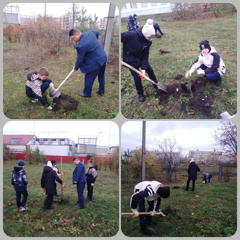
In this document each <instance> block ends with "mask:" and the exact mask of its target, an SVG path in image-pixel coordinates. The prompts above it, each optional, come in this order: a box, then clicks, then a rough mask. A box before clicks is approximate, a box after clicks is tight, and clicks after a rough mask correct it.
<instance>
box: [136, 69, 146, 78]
mask: <svg viewBox="0 0 240 240" xmlns="http://www.w3.org/2000/svg"><path fill="white" fill-rule="evenodd" d="M141 73H142V74H143V75H145V73H146V71H145V70H141ZM138 76H139V77H140V78H141V80H142V79H143V76H142V75H141V74H139V75H138Z"/></svg>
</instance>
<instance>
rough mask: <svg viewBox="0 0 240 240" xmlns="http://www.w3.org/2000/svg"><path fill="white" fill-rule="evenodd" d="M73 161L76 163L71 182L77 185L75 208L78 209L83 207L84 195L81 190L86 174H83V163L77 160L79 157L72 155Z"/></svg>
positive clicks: (82, 189)
mask: <svg viewBox="0 0 240 240" xmlns="http://www.w3.org/2000/svg"><path fill="white" fill-rule="evenodd" d="M73 163H74V164H75V165H76V167H75V169H74V171H73V176H72V183H73V184H76V185H77V194H78V202H77V203H78V204H79V205H78V206H76V208H78V209H84V207H85V206H84V195H83V191H84V188H85V184H86V182H87V181H86V176H85V166H84V164H83V163H82V162H81V161H80V160H79V158H77V157H74V158H73Z"/></svg>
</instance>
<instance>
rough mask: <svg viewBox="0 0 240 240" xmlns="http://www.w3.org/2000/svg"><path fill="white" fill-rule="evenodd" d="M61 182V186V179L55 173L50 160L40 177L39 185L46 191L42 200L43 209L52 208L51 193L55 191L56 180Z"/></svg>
mask: <svg viewBox="0 0 240 240" xmlns="http://www.w3.org/2000/svg"><path fill="white" fill-rule="evenodd" d="M55 181H57V182H59V183H60V184H61V187H62V188H63V187H64V185H63V184H62V180H61V179H60V178H59V177H58V175H57V173H56V172H55V171H54V170H53V168H52V163H51V162H50V161H48V162H47V166H45V167H44V168H43V173H42V178H41V187H42V189H43V191H44V192H46V194H47V197H46V200H45V202H44V208H45V209H54V207H53V206H52V201H53V195H54V194H55V192H56V182H55Z"/></svg>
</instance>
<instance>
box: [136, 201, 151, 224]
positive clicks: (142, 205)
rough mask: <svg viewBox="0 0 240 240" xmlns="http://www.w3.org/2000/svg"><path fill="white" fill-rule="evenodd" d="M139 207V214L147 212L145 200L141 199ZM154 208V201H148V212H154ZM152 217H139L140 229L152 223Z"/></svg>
mask: <svg viewBox="0 0 240 240" xmlns="http://www.w3.org/2000/svg"><path fill="white" fill-rule="evenodd" d="M138 205H139V212H145V200H144V199H141V200H140V201H139V203H138ZM153 208H154V201H148V212H151V211H153ZM151 220H152V217H151V216H149V215H147V216H145V215H139V223H140V227H143V226H146V223H148V222H151Z"/></svg>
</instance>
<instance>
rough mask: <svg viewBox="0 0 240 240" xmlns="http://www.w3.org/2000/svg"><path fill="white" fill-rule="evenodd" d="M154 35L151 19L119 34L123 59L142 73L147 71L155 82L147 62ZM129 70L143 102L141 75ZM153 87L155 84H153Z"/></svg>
mask: <svg viewBox="0 0 240 240" xmlns="http://www.w3.org/2000/svg"><path fill="white" fill-rule="evenodd" d="M154 35H155V30H154V27H153V20H152V19H148V20H147V22H146V24H145V25H144V26H143V27H141V28H138V29H136V31H130V32H123V33H122V34H121V42H122V43H123V61H124V62H126V63H128V64H129V65H131V66H132V67H134V68H135V69H137V70H138V69H139V68H141V72H142V74H143V75H145V73H146V72H147V74H148V75H149V77H150V79H151V80H153V81H154V82H156V83H157V78H156V76H155V74H154V71H153V69H152V67H151V65H150V64H149V50H150V47H151V45H152V36H154ZM130 72H131V74H132V76H133V78H134V82H135V86H136V90H137V93H138V98H139V101H140V102H144V101H145V96H144V93H143V86H142V82H141V80H142V78H143V77H142V76H140V75H139V74H138V73H136V72H135V71H133V70H131V69H130ZM154 87H156V86H155V85H154ZM156 88H157V87H156Z"/></svg>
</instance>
